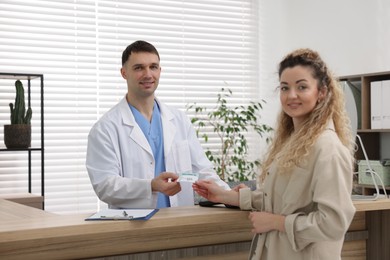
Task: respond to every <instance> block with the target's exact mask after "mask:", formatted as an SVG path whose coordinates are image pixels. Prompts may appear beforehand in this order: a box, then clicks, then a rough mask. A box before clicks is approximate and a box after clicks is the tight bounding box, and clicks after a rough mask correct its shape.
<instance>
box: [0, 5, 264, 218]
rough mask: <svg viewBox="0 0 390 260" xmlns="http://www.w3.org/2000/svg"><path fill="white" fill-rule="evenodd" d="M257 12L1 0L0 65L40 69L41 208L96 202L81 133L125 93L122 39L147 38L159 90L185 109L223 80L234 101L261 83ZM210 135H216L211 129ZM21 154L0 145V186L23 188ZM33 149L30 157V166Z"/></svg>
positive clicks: (1, 107) (74, 208)
mask: <svg viewBox="0 0 390 260" xmlns="http://www.w3.org/2000/svg"><path fill="white" fill-rule="evenodd" d="M257 14H258V6H257V1H255V0H242V1H228V0H197V1H179V0H159V1H157V0H153V1H152V0H143V1H138V0H134V1H126V0H117V1H103V0H99V1H92V0H74V1H66V0H62V1H61V0H55V1H44V0H34V1H27V0H25V1H22V0H12V1H11V0H9V1H7V0H3V1H1V2H0V72H12V73H36V74H44V79H45V81H44V86H45V88H44V99H45V101H44V104H45V110H44V111H45V114H44V116H45V122H44V124H45V133H44V135H45V209H46V210H47V211H50V212H55V213H61V214H68V213H84V212H93V211H95V210H96V207H97V201H98V200H97V197H96V195H95V193H94V192H93V190H92V187H91V184H90V181H89V178H88V174H87V171H86V168H85V153H86V146H87V136H88V132H89V130H90V128H91V127H92V125H93V124H94V123H95V122H96V121H97V120H98V119H99V118H100V117H101V116H102V115H103V114H104V113H105V112H106V111H107V110H108V109H109V108H111V107H112V106H114V105H115V104H116V103H117V102H118V101H119V100H120V99H122V98H123V97H124V95H125V94H126V91H127V86H126V83H125V81H124V80H123V79H122V77H121V76H120V72H119V70H120V67H121V55H122V51H123V50H124V49H125V48H126V46H127V45H129V44H130V43H132V42H133V41H135V40H146V41H149V42H151V43H152V44H154V45H155V46H156V48H157V49H158V51H159V53H160V57H161V67H162V73H161V79H160V85H159V88H158V90H157V96H158V97H159V98H160V99H161V100H162V101H163V102H165V103H167V104H168V105H171V106H174V107H177V108H178V109H181V110H184V111H185V107H186V105H187V104H192V103H193V102H195V101H196V102H197V104H198V105H204V106H206V107H208V108H210V109H211V108H212V107H213V106H214V105H215V102H216V98H217V93H218V92H219V91H220V89H221V88H230V89H231V90H232V91H233V98H232V104H235V105H237V104H246V103H248V101H249V100H256V99H257V96H258V93H259V90H258V86H257V82H258V76H257V74H258V62H257V60H258V40H259V39H258V38H259V37H258V15H257ZM10 84H13V83H12V82H9V81H8V82H5V81H1V80H0V86H1V90H0V93H1V97H0V122H1V124H2V125H4V124H8V120H9V108H8V103H9V102H12V100H13V98H14V93H13V92H12V91H10V89H9V88H7V87H9V86H10ZM6 86H7V87H6ZM11 87H12V86H11ZM11 90H12V89H11ZM34 91H38V90H34ZM34 102H38V101H37V100H35V101H34ZM187 113H188V115H189V116H192V115H191V113H190V112H187ZM34 116H35V115H34V114H33V117H34ZM0 131H1V132H0V140H3V138H2V131H3V130H2V129H1V130H0ZM35 138H36V137H35V136H33V139H35ZM209 142H211V145H212V142H216V138H215V140H214V139H213V134H212V133H210V141H209ZM0 147H4V144H3V143H0ZM19 157H21V155H18V156H15V155H10V154H7V155H5V154H4V153H1V154H0V193H10V192H26V190H27V188H26V187H27V182H26V181H25V179H26V178H25V176H24V175H25V169H24V168H25V166H20V165H23V161H24V159H23V158H19ZM39 159H40V157H39V156H38V155H36V156H34V157H33V164H34V165H37V167H38V165H40V162H39ZM15 167H16V168H17V170H14V168H15ZM37 167H35V168H34V171H33V175H34V182H33V184H34V186H33V192H34V193H39V185H40V184H39V176H38V175H39V174H40V171H39V168H37Z"/></svg>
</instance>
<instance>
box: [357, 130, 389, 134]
mask: <svg viewBox="0 0 390 260" xmlns="http://www.w3.org/2000/svg"><path fill="white" fill-rule="evenodd" d="M357 132H358V133H390V129H358V130H357Z"/></svg>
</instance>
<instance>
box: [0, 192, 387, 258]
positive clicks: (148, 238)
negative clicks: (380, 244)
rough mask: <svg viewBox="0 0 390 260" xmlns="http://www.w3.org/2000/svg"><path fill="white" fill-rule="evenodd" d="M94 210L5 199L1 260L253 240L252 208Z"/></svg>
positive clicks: (376, 204) (374, 205)
mask: <svg viewBox="0 0 390 260" xmlns="http://www.w3.org/2000/svg"><path fill="white" fill-rule="evenodd" d="M354 204H355V206H356V209H357V211H358V212H361V211H374V210H377V211H378V210H387V209H390V199H381V200H378V201H355V202H354ZM92 213H93V212H91V214H92ZM91 214H79V215H56V214H52V213H48V212H45V211H42V210H39V209H35V208H31V207H27V206H24V205H20V204H17V203H14V202H11V201H7V200H3V199H0V220H1V225H0V258H1V259H3V258H4V259H32V258H31V256H37V258H39V259H72V258H79V259H80V258H88V257H99V256H107V255H120V254H129V253H138V252H149V251H156V250H165V249H175V248H185V247H192V246H203V245H214V244H223V243H233V242H240V241H250V240H251V239H252V234H251V224H250V221H249V220H248V212H247V211H241V210H238V209H228V208H225V207H220V208H218V207H213V208H206V207H199V206H193V207H178V208H167V209H161V210H159V211H158V212H157V213H156V214H155V215H154V216H153V217H152V218H151V219H150V220H147V221H143V220H132V221H85V220H84V219H85V218H86V217H88V216H89V215H91ZM58 250H60V251H61V253H59V251H58Z"/></svg>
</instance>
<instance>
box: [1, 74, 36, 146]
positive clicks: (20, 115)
mask: <svg viewBox="0 0 390 260" xmlns="http://www.w3.org/2000/svg"><path fill="white" fill-rule="evenodd" d="M15 89H16V97H15V104H13V103H10V104H9V107H10V111H11V116H10V119H11V124H10V125H4V143H5V146H6V147H7V148H8V149H13V148H28V147H30V146H31V117H32V110H31V107H28V109H27V111H26V104H25V101H24V87H23V84H22V82H21V81H20V80H16V81H15Z"/></svg>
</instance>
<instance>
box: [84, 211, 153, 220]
mask: <svg viewBox="0 0 390 260" xmlns="http://www.w3.org/2000/svg"><path fill="white" fill-rule="evenodd" d="M157 211H158V209H104V210H100V211H99V212H96V213H95V214H93V215H91V216H89V217H88V218H86V219H85V220H148V219H150V218H151V217H152V216H153V215H154V214H155V213H156V212H157Z"/></svg>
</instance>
